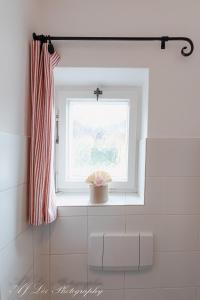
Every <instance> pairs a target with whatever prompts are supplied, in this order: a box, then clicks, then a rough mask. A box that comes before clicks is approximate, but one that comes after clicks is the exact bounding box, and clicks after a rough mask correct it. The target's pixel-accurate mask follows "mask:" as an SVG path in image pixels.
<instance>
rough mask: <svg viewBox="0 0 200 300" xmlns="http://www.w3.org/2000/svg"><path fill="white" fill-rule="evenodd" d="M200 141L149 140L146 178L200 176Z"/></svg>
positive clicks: (187, 139)
mask: <svg viewBox="0 0 200 300" xmlns="http://www.w3.org/2000/svg"><path fill="white" fill-rule="evenodd" d="M199 153H200V139H198V138H196V139H195V138H177V139H175V138H174V139H170V138H164V139H156V138H155V139H147V159H146V176H147V177H148V176H158V177H159V176H188V177H189V176H200V159H199Z"/></svg>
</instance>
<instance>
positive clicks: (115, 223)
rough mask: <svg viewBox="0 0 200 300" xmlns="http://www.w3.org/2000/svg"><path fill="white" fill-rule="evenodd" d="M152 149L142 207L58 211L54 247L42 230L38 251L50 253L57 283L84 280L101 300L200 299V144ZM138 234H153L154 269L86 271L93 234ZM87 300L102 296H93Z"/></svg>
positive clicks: (154, 143) (156, 143) (152, 144)
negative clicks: (138, 270) (140, 232)
mask: <svg viewBox="0 0 200 300" xmlns="http://www.w3.org/2000/svg"><path fill="white" fill-rule="evenodd" d="M147 144H148V146H147V166H146V174H147V176H146V189H145V205H144V206H141V205H139V206H130V205H127V206H97V207H88V208H87V207H76V206H74V207H73V206H72V207H60V208H59V217H58V219H57V221H56V222H55V223H53V224H51V225H50V226H49V243H48V241H47V237H46V234H48V232H46V233H45V235H44V232H43V237H44V239H43V238H42V231H41V230H40V232H39V235H40V238H41V241H43V243H40V244H41V245H42V249H43V250H41V253H43V254H45V255H46V254H47V253H48V251H49V263H50V268H49V266H47V268H49V270H50V281H51V282H52V283H56V282H57V283H58V281H60V282H62V279H63V280H64V279H66V280H67V281H74V284H75V283H76V282H77V283H80V281H81V282H82V283H83V282H84V283H85V281H86V282H87V288H88V290H89V288H92V287H94V285H96V286H99V288H100V289H102V290H103V295H102V296H99V298H98V299H103V300H111V299H119V300H149V299H152V300H182V299H184V300H199V299H200V298H199V294H200V292H199V290H200V264H199V261H200V198H199V195H200V176H199V175H200V171H198V169H199V170H200V160H199V157H198V155H197V152H198V150H200V149H199V145H200V144H199V140H198V139H192V140H191V139H184V140H182V139H177V140H174V139H165V140H163V139H148V142H147ZM163 145H165V146H163ZM165 147H166V149H167V151H166V149H165ZM183 148H184V149H183ZM154 152H156V155H155V154H154ZM179 152H181V153H182V154H181V155H180V156H181V158H180V157H179ZM199 153H200V151H199ZM194 161H196V163H195V162H194ZM168 162H169V163H168ZM189 162H191V163H192V164H193V166H194V169H193V168H192V166H191V165H190V163H189ZM169 164H171V165H172V168H171V171H170V168H169ZM180 168H181V170H184V172H183V173H182V174H183V176H180V175H181V172H180V170H179V169H180ZM187 168H188V171H187ZM127 197H128V196H127ZM47 228H48V227H46V228H45V230H46V229H47ZM139 230H141V231H143V230H144V231H146V230H148V231H152V232H153V233H154V263H153V267H152V269H150V270H146V271H142V272H140V273H138V272H101V271H95V270H91V269H89V268H88V267H87V237H88V235H89V234H90V233H91V232H132V231H139ZM44 249H45V250H44ZM52 299H58V296H57V297H56V296H52ZM66 299H72V298H71V297H70V296H69V295H68V297H67V298H66ZM75 299H80V298H79V297H75ZM89 299H97V297H96V296H95V295H91V294H89V295H88V300H89Z"/></svg>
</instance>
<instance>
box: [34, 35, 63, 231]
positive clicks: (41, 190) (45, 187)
mask: <svg viewBox="0 0 200 300" xmlns="http://www.w3.org/2000/svg"><path fill="white" fill-rule="evenodd" d="M59 59H60V58H59V56H58V54H57V53H56V52H54V53H53V54H50V53H49V52H48V45H47V43H43V44H41V42H40V41H32V44H31V104H32V116H31V117H32V118H31V149H30V185H29V222H30V224H32V225H41V224H43V223H45V224H48V223H51V222H53V221H54V220H55V219H56V215H57V210H56V204H55V193H54V182H53V144H54V80H53V69H54V67H55V66H56V65H57V64H58V62H59Z"/></svg>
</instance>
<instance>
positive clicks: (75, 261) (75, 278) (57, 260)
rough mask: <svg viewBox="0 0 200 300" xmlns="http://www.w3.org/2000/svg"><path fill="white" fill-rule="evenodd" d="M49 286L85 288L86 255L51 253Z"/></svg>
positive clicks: (54, 287) (53, 287)
mask: <svg viewBox="0 0 200 300" xmlns="http://www.w3.org/2000/svg"><path fill="white" fill-rule="evenodd" d="M50 260H51V262H50V270H51V275H50V276H51V278H50V282H51V288H52V289H56V288H59V287H63V286H68V285H69V286H70V287H71V288H77V289H78V288H85V287H86V286H87V255H86V254H71V255H51V257H50Z"/></svg>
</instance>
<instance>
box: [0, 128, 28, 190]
mask: <svg viewBox="0 0 200 300" xmlns="http://www.w3.org/2000/svg"><path fill="white" fill-rule="evenodd" d="M27 150H28V138H27V137H25V136H19V135H14V134H9V133H3V132H0V166H1V168H0V191H2V190H6V189H8V188H10V187H14V186H16V185H19V184H22V183H25V182H26V181H27V158H28V155H27V153H28V151H27Z"/></svg>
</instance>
